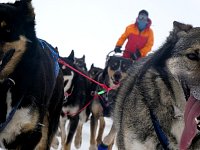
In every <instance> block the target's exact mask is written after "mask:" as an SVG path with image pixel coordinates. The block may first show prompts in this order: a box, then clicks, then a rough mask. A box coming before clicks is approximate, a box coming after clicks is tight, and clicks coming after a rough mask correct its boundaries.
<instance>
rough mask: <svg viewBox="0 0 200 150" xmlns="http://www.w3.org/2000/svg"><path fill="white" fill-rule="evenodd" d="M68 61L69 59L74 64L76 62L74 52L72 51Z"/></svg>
mask: <svg viewBox="0 0 200 150" xmlns="http://www.w3.org/2000/svg"><path fill="white" fill-rule="evenodd" d="M68 59H69V60H70V61H72V62H74V61H75V57H74V50H72V51H71V53H70V54H69V56H68Z"/></svg>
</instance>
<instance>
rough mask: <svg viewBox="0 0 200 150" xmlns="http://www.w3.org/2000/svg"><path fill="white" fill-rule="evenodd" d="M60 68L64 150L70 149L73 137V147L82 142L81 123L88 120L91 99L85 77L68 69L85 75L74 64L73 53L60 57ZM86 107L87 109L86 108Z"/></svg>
mask: <svg viewBox="0 0 200 150" xmlns="http://www.w3.org/2000/svg"><path fill="white" fill-rule="evenodd" d="M60 59H61V60H62V61H64V63H63V62H61V61H60V67H61V68H62V71H63V77H64V93H65V99H64V103H63V108H62V113H61V117H60V129H61V142H62V146H63V149H64V150H70V149H71V143H72V140H73V137H74V134H75V132H76V136H75V140H74V142H75V147H76V148H80V146H81V142H82V127H83V123H85V122H86V121H87V120H88V117H89V114H90V109H89V106H87V104H90V103H89V102H90V100H91V99H92V97H91V96H90V91H89V88H90V82H89V80H87V79H86V78H85V77H83V76H82V75H80V74H79V73H77V72H76V71H74V70H72V68H69V66H71V67H73V68H74V69H76V70H77V71H79V72H81V73H85V72H84V71H83V70H81V68H79V67H78V66H77V65H75V64H74V53H73V52H72V53H70V55H69V56H68V57H60ZM66 64H67V65H69V66H66ZM86 106H87V107H86ZM67 120H69V123H68V124H67V125H68V131H67V132H66V131H65V126H66V121H67Z"/></svg>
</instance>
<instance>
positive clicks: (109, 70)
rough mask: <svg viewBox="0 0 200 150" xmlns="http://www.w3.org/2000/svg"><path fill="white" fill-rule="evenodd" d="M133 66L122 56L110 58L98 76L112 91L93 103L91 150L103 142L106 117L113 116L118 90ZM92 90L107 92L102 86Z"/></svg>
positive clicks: (100, 96)
mask: <svg viewBox="0 0 200 150" xmlns="http://www.w3.org/2000/svg"><path fill="white" fill-rule="evenodd" d="M131 65H132V61H131V60H130V59H126V58H123V57H120V56H109V57H108V59H107V62H106V66H105V68H104V69H103V70H102V71H100V72H98V73H97V74H96V77H95V80H96V81H98V82H100V83H103V84H105V85H106V86H107V87H110V88H111V89H112V90H110V91H107V92H105V93H104V94H102V95H99V96H97V97H96V96H95V97H94V100H93V101H92V104H91V112H92V116H91V129H90V130H91V131H90V132H91V137H90V150H96V149H97V144H100V143H101V142H102V135H103V131H104V127H105V121H104V117H110V116H111V111H112V108H113V105H114V99H115V95H116V88H117V87H118V86H119V84H120V83H121V82H122V81H123V80H124V79H125V78H126V76H127V73H126V71H127V70H128V68H129V67H130V66H131ZM95 85H96V84H95ZM91 89H92V91H93V90H94V91H95V92H96V93H98V92H99V91H101V90H105V89H103V88H102V87H100V86H92V87H91ZM95 95H96V94H95ZM98 120H99V121H100V125H99V132H98V137H97V140H96V130H97V125H98ZM112 142H113V141H112V140H111V143H112ZM106 144H107V143H106ZM109 144H110V143H109Z"/></svg>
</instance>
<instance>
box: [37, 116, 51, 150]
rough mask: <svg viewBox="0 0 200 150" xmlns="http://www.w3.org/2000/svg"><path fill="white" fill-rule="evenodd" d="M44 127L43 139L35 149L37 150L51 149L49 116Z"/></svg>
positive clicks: (45, 118)
mask: <svg viewBox="0 0 200 150" xmlns="http://www.w3.org/2000/svg"><path fill="white" fill-rule="evenodd" d="M43 122H44V125H43V127H42V138H41V140H40V142H39V144H38V145H37V147H36V148H35V149H36V150H44V149H46V150H48V149H50V145H49V144H48V132H49V131H48V128H49V122H48V117H47V115H46V116H45V117H44V121H43Z"/></svg>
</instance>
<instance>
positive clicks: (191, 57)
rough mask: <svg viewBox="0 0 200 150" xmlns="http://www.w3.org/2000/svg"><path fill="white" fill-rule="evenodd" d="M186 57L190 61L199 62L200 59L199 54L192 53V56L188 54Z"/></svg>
mask: <svg viewBox="0 0 200 150" xmlns="http://www.w3.org/2000/svg"><path fill="white" fill-rule="evenodd" d="M186 56H187V58H188V59H190V60H196V61H199V59H200V58H199V56H198V54H197V53H190V54H187V55H186Z"/></svg>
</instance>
